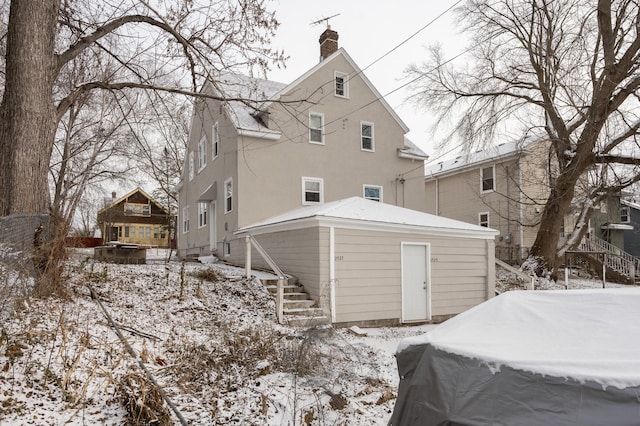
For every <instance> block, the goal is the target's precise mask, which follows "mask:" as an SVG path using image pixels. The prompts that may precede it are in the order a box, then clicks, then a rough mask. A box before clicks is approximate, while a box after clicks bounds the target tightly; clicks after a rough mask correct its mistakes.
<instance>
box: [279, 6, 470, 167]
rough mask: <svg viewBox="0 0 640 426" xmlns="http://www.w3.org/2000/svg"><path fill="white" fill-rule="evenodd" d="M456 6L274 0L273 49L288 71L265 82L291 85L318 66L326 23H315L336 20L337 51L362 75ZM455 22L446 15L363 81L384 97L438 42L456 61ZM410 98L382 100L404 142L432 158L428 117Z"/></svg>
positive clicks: (459, 43)
mask: <svg viewBox="0 0 640 426" xmlns="http://www.w3.org/2000/svg"><path fill="white" fill-rule="evenodd" d="M455 3H458V2H457V0H445V1H441V2H433V1H429V0H396V1H395V2H382V1H375V0H374V1H372V0H340V1H339V0H322V1H320V2H308V1H304V0H302V1H301V0H274V1H273V2H272V7H274V9H275V10H276V16H277V19H278V20H279V22H280V23H281V25H280V28H279V29H278V34H277V36H276V38H275V40H274V42H273V43H272V46H273V47H274V48H277V49H281V50H284V51H285V53H286V54H287V55H289V56H290V58H289V60H288V62H287V68H286V69H284V70H278V69H274V70H272V71H271V72H270V73H269V75H268V78H269V79H270V80H275V81H279V82H282V83H290V82H292V81H293V80H295V79H296V78H297V77H299V76H300V75H302V74H303V73H305V72H306V71H307V70H309V69H310V68H311V67H313V66H314V65H315V64H317V63H318V60H319V54H320V47H319V43H318V38H319V37H320V34H321V33H322V32H323V31H324V29H325V28H326V26H325V24H324V23H322V24H319V25H311V22H313V21H316V20H319V19H322V18H325V17H328V16H332V15H335V14H340V15H339V16H336V17H334V18H331V19H330V21H329V23H330V25H331V28H332V29H333V30H335V31H337V32H338V34H339V40H338V44H339V46H340V47H344V48H345V49H346V50H347V52H349V55H350V56H351V57H352V58H353V60H354V61H355V62H356V63H357V64H358V66H359V67H360V68H362V69H364V68H366V67H368V66H369V65H370V64H371V63H372V62H374V61H375V60H377V59H378V58H379V57H380V56H382V55H383V54H385V53H387V52H389V51H390V50H392V49H393V48H394V47H396V46H397V45H398V44H400V43H402V42H403V41H404V40H405V39H407V38H408V37H410V36H411V35H412V34H414V33H415V32H416V31H418V30H420V28H422V27H424V26H425V25H427V24H428V23H429V22H431V21H432V20H434V19H435V18H436V17H438V15H440V14H441V13H443V12H444V11H446V10H447V9H448V8H450V7H451V6H452V5H454V4H455ZM453 18H454V16H453V13H452V12H448V13H446V14H445V15H444V16H442V17H441V18H439V19H437V20H436V21H435V22H433V23H432V24H430V25H429V26H428V27H427V28H425V29H424V30H422V31H421V32H420V33H419V34H418V35H416V36H415V37H413V38H412V39H411V40H410V41H408V42H406V43H405V44H403V45H402V46H400V47H399V48H398V49H396V50H394V51H393V52H391V53H390V54H389V55H387V56H386V57H384V58H383V59H381V60H380V61H379V62H376V63H375V64H374V65H372V66H371V67H370V68H367V69H366V70H365V71H364V73H365V75H366V76H367V77H368V78H369V80H371V82H372V83H373V85H374V86H375V87H376V88H377V89H378V91H379V92H380V93H381V94H382V95H386V94H387V93H389V92H391V91H393V90H395V89H396V88H398V87H400V86H402V85H403V83H405V82H406V81H407V79H406V78H403V72H404V69H405V68H406V67H407V66H408V65H410V64H412V63H419V62H422V60H423V58H424V56H425V46H427V45H430V44H432V43H436V42H438V43H441V44H442V45H443V46H444V48H445V52H446V54H447V57H452V56H455V55H456V54H457V53H459V52H460V51H462V50H463V49H464V41H463V40H462V38H461V36H460V35H459V34H458V33H457V29H456V28H455V26H454V25H453V23H452V21H453ZM409 94H410V93H409V92H408V90H407V89H401V90H399V91H397V92H395V93H393V94H391V95H389V96H386V100H387V102H389V104H390V105H391V107H392V108H394V109H395V110H396V112H397V113H398V114H399V115H400V118H402V120H403V121H404V122H405V123H406V124H407V125H408V126H409V129H410V132H409V134H408V137H409V138H410V139H411V140H412V141H413V142H414V143H416V144H417V145H418V146H419V147H420V148H422V149H423V150H424V151H425V152H426V153H427V154H428V155H430V156H431V157H432V158H434V154H436V153H435V152H434V148H433V146H434V144H433V141H432V138H431V137H430V136H429V131H428V128H429V115H428V112H427V111H425V110H424V109H422V110H416V108H415V107H414V106H413V105H412V104H410V103H408V102H406V98H407V96H409Z"/></svg>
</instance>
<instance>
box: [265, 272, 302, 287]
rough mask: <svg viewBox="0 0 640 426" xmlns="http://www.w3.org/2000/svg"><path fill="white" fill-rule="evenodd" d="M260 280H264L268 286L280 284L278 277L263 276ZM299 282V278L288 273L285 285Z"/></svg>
mask: <svg viewBox="0 0 640 426" xmlns="http://www.w3.org/2000/svg"><path fill="white" fill-rule="evenodd" d="M260 281H262V284H264V285H266V286H276V285H278V279H277V278H263V279H261V280H260ZM296 284H298V279H297V278H296V277H292V276H290V275H287V277H286V280H285V285H296Z"/></svg>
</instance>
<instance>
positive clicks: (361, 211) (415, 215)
mask: <svg viewBox="0 0 640 426" xmlns="http://www.w3.org/2000/svg"><path fill="white" fill-rule="evenodd" d="M311 218H315V219H327V220H334V221H340V222H343V223H346V222H349V221H350V222H352V223H353V222H354V221H357V222H360V223H362V222H366V223H369V224H385V225H396V226H408V227H415V228H422V229H423V230H431V231H433V230H439V231H450V232H452V231H456V232H458V233H466V234H474V235H477V236H481V237H483V238H490V239H493V238H494V236H495V235H497V234H498V231H496V230H494V229H490V228H486V227H482V226H478V225H474V224H471V223H466V222H461V221H458V220H453V219H449V218H446V217H442V216H434V215H432V214H428V213H423V212H419V211H417V210H411V209H407V208H404V207H398V206H394V205H391V204H385V203H380V202H377V201H372V200H366V199H364V198H361V197H351V198H345V199H342V200H338V201H332V202H329V203H324V204H317V205H313V206H307V207H302V208H298V209H295V210H291V211H289V212H287V213H284V214H281V215H278V216H275V217H272V218H270V219H267V220H265V221H262V222H259V223H256V224H253V225H250V226H247V227H244V228H241V229H240V230H239V232H246V231H252V230H256V229H258V228H266V227H270V226H273V225H277V224H283V223H291V222H296V221H301V220H304V219H311Z"/></svg>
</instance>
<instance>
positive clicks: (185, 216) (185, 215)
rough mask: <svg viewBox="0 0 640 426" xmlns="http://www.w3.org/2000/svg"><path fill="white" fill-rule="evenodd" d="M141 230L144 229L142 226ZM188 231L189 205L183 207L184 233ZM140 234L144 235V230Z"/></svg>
mask: <svg viewBox="0 0 640 426" xmlns="http://www.w3.org/2000/svg"><path fill="white" fill-rule="evenodd" d="M140 231H142V228H140ZM187 232H189V206H186V207H183V208H182V233H183V234H186V233H187ZM140 236H141V237H142V232H141V233H140Z"/></svg>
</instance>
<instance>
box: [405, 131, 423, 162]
mask: <svg viewBox="0 0 640 426" xmlns="http://www.w3.org/2000/svg"><path fill="white" fill-rule="evenodd" d="M401 152H402V153H404V154H407V155H410V156H414V157H423V158H424V159H425V160H426V159H427V158H429V156H428V155H427V154H426V153H425V152H424V151H423V150H421V149H420V148H418V146H417V145H416V144H414V143H413V142H411V140H410V139H409V138H408V137H406V136H405V137H404V149H402V150H401Z"/></svg>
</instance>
